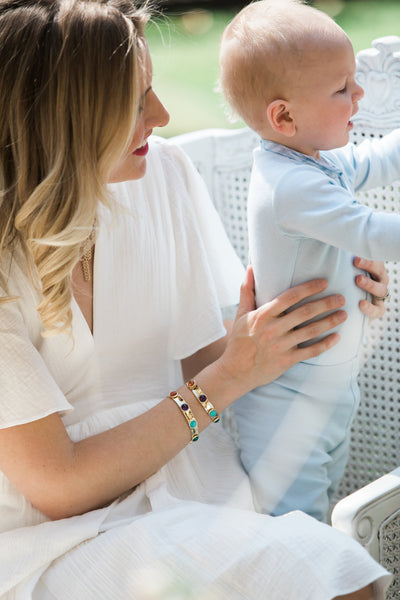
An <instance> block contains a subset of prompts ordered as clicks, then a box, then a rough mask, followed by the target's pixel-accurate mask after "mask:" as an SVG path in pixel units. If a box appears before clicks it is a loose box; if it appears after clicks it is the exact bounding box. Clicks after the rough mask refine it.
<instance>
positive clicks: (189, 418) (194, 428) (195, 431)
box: [168, 392, 199, 443]
mask: <svg viewBox="0 0 400 600" xmlns="http://www.w3.org/2000/svg"><path fill="white" fill-rule="evenodd" d="M168 397H169V398H171V400H173V401H174V402H175V404H176V405H177V406H179V408H180V409H181V413H182V414H183V416H184V417H185V419H186V422H187V424H188V425H189V429H190V433H191V436H192V439H191V441H190V443H192V442H197V440H198V439H199V428H198V425H197V421H196V419H195V417H194V414H193V413H192V411H191V409H190V406H189V404H187V402H185V401H184V399H183V398H182V396H180V395H179V394H178V392H170V394H168Z"/></svg>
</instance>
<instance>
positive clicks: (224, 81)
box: [219, 0, 345, 131]
mask: <svg viewBox="0 0 400 600" xmlns="http://www.w3.org/2000/svg"><path fill="white" fill-rule="evenodd" d="M339 32H340V35H345V34H344V32H343V30H341V29H340V27H339V26H338V25H336V23H335V22H334V21H333V20H332V19H331V18H330V17H328V16H327V15H326V14H324V13H322V12H321V11H319V10H317V9H315V8H312V7H311V6H307V5H306V4H305V3H304V2H303V0H259V1H256V2H252V3H251V4H249V5H247V6H246V7H245V8H243V9H242V10H241V11H240V12H239V13H238V14H237V15H236V17H235V18H234V19H233V21H232V22H231V23H230V24H229V25H228V26H227V27H226V29H225V31H224V33H223V36H222V40H221V49H220V75H219V88H220V90H221V91H222V93H223V95H224V97H225V99H226V100H227V102H228V104H229V106H230V107H231V108H232V110H233V111H234V113H236V114H238V115H239V116H240V117H241V118H242V119H243V120H244V121H245V122H246V123H247V124H248V125H249V126H250V127H252V128H253V129H255V130H256V131H257V130H258V129H259V128H260V127H261V124H260V120H261V119H262V117H261V115H260V109H261V110H262V108H266V107H267V105H268V104H269V103H270V102H271V101H272V100H274V99H276V98H278V97H279V98H284V97H285V95H286V93H287V89H288V87H289V84H290V78H291V77H292V76H293V74H294V72H295V71H296V69H299V68H301V64H302V61H303V60H304V57H305V54H306V52H307V53H308V56H309V55H310V52H309V50H310V49H313V50H315V49H318V44H319V43H321V41H322V40H323V39H324V38H325V37H327V38H328V37H329V36H331V35H332V33H333V34H334V35H337V34H338V33H339ZM316 33H318V36H316Z"/></svg>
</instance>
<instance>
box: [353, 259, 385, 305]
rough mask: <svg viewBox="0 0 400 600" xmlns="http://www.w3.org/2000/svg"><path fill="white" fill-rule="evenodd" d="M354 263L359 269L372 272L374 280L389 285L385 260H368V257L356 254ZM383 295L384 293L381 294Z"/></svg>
mask: <svg viewBox="0 0 400 600" xmlns="http://www.w3.org/2000/svg"><path fill="white" fill-rule="evenodd" d="M354 265H355V266H356V267H357V268H358V269H362V270H363V271H367V272H368V273H369V274H370V276H371V279H372V281H375V282H377V283H378V284H382V285H383V286H385V287H387V285H388V283H389V275H388V274H387V271H386V267H385V263H384V262H382V261H379V260H367V259H366V258H360V257H359V256H356V257H355V259H354ZM368 279H369V278H368ZM381 289H382V288H381ZM383 295H384V294H380V296H383Z"/></svg>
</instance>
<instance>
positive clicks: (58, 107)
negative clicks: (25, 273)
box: [0, 0, 148, 335]
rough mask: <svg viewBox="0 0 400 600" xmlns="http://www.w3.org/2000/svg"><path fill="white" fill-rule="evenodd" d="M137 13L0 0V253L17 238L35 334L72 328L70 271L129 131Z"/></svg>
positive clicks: (143, 14) (139, 26) (138, 46)
mask: <svg viewBox="0 0 400 600" xmlns="http://www.w3.org/2000/svg"><path fill="white" fill-rule="evenodd" d="M147 20H148V13H147V10H146V9H138V8H135V6H134V5H133V4H132V3H131V2H130V1H129V0H35V1H32V0H0V261H1V260H2V259H3V257H4V255H5V252H6V251H10V252H12V250H13V248H14V246H15V245H18V244H19V245H20V246H21V248H22V250H23V252H24V254H25V257H26V261H27V266H28V269H29V273H30V276H31V278H32V281H33V283H34V284H35V285H36V286H37V288H38V289H39V291H40V293H41V302H40V304H39V306H38V312H39V315H40V318H41V320H42V322H43V325H44V332H43V335H51V334H54V333H58V332H60V331H68V332H70V331H71V323H72V313H71V297H72V291H71V273H72V269H73V267H74V265H75V264H76V262H77V261H78V259H79V257H80V252H81V246H82V243H83V241H84V240H85V239H86V238H87V237H88V235H89V234H90V232H91V230H92V227H93V222H94V219H95V216H96V209H97V206H98V203H99V202H103V203H104V204H106V205H110V200H109V198H108V197H107V192H106V187H105V185H104V184H105V183H106V182H107V181H108V178H109V174H110V170H111V168H112V166H113V165H114V164H115V162H116V160H117V159H118V157H119V156H120V155H121V153H122V152H123V150H124V148H125V147H126V146H127V144H128V142H129V140H130V138H131V135H132V131H133V128H134V125H135V116H136V114H137V109H138V103H139V94H140V87H139V77H140V69H141V68H142V64H141V58H142V57H143V49H144V46H145V40H144V34H143V31H144V26H145V24H146V22H147ZM7 300H10V298H9V297H5V298H4V297H3V298H2V301H7Z"/></svg>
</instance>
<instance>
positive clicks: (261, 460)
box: [234, 359, 359, 521]
mask: <svg viewBox="0 0 400 600" xmlns="http://www.w3.org/2000/svg"><path fill="white" fill-rule="evenodd" d="M357 373H358V359H357V360H354V361H349V362H346V363H342V364H339V365H332V366H331V365H328V366H327V365H316V364H312V363H311V364H310V363H299V364H298V365H295V366H294V367H293V368H292V369H290V370H289V371H288V372H287V373H285V374H284V375H283V376H282V377H280V378H279V379H277V380H276V381H275V382H273V383H272V384H269V385H266V386H263V387H259V388H257V389H255V390H253V391H252V392H250V393H249V394H247V395H246V396H244V397H243V398H240V399H239V400H238V401H237V402H235V404H234V413H235V419H236V424H237V428H238V433H239V444H240V453H241V460H242V463H243V466H244V468H245V469H246V471H247V472H248V474H249V477H250V481H251V484H252V489H253V495H254V500H255V503H256V506H257V508H258V510H260V511H261V512H264V513H267V514H271V515H281V514H284V513H286V512H289V511H291V510H302V511H304V512H306V513H307V514H309V515H311V516H313V517H315V518H317V519H319V520H321V521H325V520H326V519H327V514H328V510H329V503H330V500H331V498H332V496H333V495H334V493H335V491H336V489H337V487H338V485H339V483H340V480H341V478H342V476H343V473H344V469H345V466H346V463H347V459H348V452H349V442H350V439H349V438H350V427H351V423H352V420H353V417H354V414H355V412H356V410H357V407H358V402H359V391H358V386H357Z"/></svg>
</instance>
